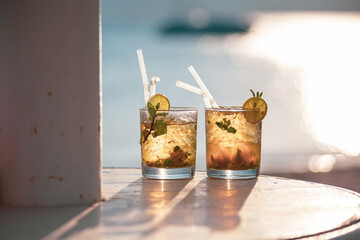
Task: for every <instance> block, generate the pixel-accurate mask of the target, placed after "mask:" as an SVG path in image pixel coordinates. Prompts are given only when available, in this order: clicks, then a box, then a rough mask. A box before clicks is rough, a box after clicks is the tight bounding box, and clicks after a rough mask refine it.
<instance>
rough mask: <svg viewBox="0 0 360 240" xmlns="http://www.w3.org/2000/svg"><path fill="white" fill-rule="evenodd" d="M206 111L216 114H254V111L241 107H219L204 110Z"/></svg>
mask: <svg viewBox="0 0 360 240" xmlns="http://www.w3.org/2000/svg"><path fill="white" fill-rule="evenodd" d="M205 110H206V111H217V112H256V111H257V110H256V109H244V108H243V107H242V106H219V107H218V108H213V107H211V108H205Z"/></svg>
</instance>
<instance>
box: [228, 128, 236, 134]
mask: <svg viewBox="0 0 360 240" xmlns="http://www.w3.org/2000/svg"><path fill="white" fill-rule="evenodd" d="M227 131H228V133H236V129H235V128H233V127H229V128H228V129H227Z"/></svg>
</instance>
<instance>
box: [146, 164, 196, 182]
mask: <svg viewBox="0 0 360 240" xmlns="http://www.w3.org/2000/svg"><path fill="white" fill-rule="evenodd" d="M142 174H143V176H144V177H146V178H152V179H187V178H193V177H194V174H195V166H192V167H187V168H155V167H148V166H143V167H142Z"/></svg>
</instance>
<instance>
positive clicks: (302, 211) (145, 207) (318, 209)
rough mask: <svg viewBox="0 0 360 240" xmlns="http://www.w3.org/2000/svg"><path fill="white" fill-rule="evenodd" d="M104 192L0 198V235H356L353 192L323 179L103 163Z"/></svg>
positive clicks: (358, 213)
mask: <svg viewBox="0 0 360 240" xmlns="http://www.w3.org/2000/svg"><path fill="white" fill-rule="evenodd" d="M103 195H104V198H105V199H106V201H105V202H101V203H97V204H95V205H93V206H90V207H84V206H81V207H79V206H78V207H66V208H11V207H5V206H2V207H0V239H9V240H10V239H86V240H91V239H181V240H184V239H206V240H208V239H221V240H225V239H303V238H310V239H329V238H334V237H338V236H347V237H351V238H353V239H356V238H357V239H360V230H359V229H360V195H359V194H358V193H355V192H352V191H348V190H345V189H341V188H336V187H332V186H328V185H323V184H316V183H311V182H304V181H297V180H291V179H285V178H278V177H271V176H262V175H261V176H260V177H259V178H257V179H254V180H218V179H210V178H208V177H207V176H206V173H205V172H197V173H196V176H195V178H194V179H192V180H149V179H143V178H142V176H141V171H140V169H104V170H103Z"/></svg>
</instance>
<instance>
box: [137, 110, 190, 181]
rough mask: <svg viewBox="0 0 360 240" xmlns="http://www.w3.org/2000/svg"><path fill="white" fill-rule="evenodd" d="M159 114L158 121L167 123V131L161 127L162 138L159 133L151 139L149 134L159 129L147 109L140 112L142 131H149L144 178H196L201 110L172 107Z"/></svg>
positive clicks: (145, 139) (143, 154)
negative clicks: (198, 115) (199, 113)
mask: <svg viewBox="0 0 360 240" xmlns="http://www.w3.org/2000/svg"><path fill="white" fill-rule="evenodd" d="M158 114H159V115H158V116H157V117H156V121H158V122H161V124H165V125H166V130H165V132H164V131H163V128H160V129H161V131H162V132H161V133H162V134H161V135H158V136H157V134H156V132H155V134H149V136H147V134H146V131H149V130H150V129H151V128H153V129H154V128H156V127H151V124H152V119H151V117H150V119H149V115H148V114H147V111H146V109H140V128H141V132H142V133H144V132H145V134H143V137H142V143H141V157H142V168H143V174H144V176H145V177H148V178H156V179H179V178H189V177H192V176H193V175H194V171H195V164H196V136H197V110H196V109H193V108H185V109H183V108H171V109H170V110H167V111H164V112H163V113H162V112H161V111H159V112H158ZM153 125H154V126H155V125H156V123H155V124H153ZM146 136H147V137H146Z"/></svg>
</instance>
